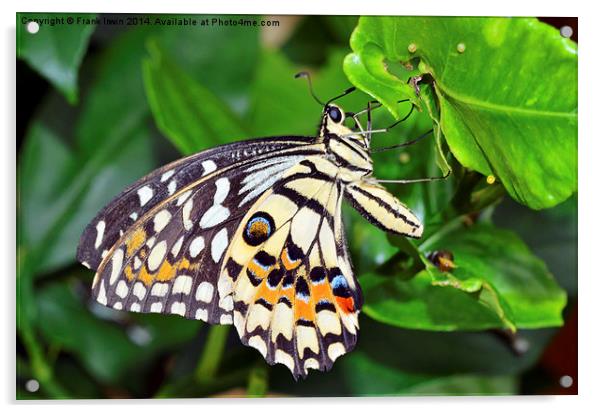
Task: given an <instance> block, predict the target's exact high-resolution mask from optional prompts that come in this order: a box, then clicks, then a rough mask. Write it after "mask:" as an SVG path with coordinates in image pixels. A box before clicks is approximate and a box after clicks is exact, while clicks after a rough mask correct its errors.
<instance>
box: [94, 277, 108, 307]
mask: <svg viewBox="0 0 602 413" xmlns="http://www.w3.org/2000/svg"><path fill="white" fill-rule="evenodd" d="M96 301H98V302H99V303H100V304H102V305H107V291H106V290H105V282H104V280H101V281H100V287H99V288H98V297H96Z"/></svg>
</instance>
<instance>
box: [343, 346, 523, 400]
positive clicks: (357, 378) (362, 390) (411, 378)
mask: <svg viewBox="0 0 602 413" xmlns="http://www.w3.org/2000/svg"><path fill="white" fill-rule="evenodd" d="M344 367H345V370H346V371H347V374H346V375H345V380H346V381H347V382H348V383H349V385H350V386H351V387H352V388H353V393H354V394H355V395H362V396H373V395H389V396H399V395H414V396H444V395H450V394H453V395H508V394H516V392H517V390H518V386H517V382H516V379H514V378H513V377H512V376H487V375H466V374H455V375H443V376H439V375H433V374H416V373H410V372H405V371H403V370H400V369H397V368H395V367H393V366H389V365H386V364H380V363H378V362H377V361H375V360H372V359H371V358H370V357H369V356H368V355H367V354H365V353H362V352H361V351H357V352H354V353H353V354H351V355H350V356H349V359H348V360H346V363H345V364H344Z"/></svg>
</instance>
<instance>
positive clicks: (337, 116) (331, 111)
mask: <svg viewBox="0 0 602 413" xmlns="http://www.w3.org/2000/svg"><path fill="white" fill-rule="evenodd" d="M328 116H329V117H330V119H332V121H333V122H335V123H339V122H341V121H342V120H343V114H342V113H341V111H340V110H339V108H337V107H335V106H331V107H329V108H328Z"/></svg>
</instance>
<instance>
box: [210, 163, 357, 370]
mask: <svg viewBox="0 0 602 413" xmlns="http://www.w3.org/2000/svg"><path fill="white" fill-rule="evenodd" d="M337 175H338V168H337V167H336V166H335V165H334V164H332V163H331V162H330V161H328V160H326V159H325V158H324V157H320V156H315V157H309V158H307V159H306V160H304V161H302V162H301V163H299V164H298V165H296V166H294V167H293V168H291V169H290V170H289V171H287V172H286V174H284V175H283V176H282V178H281V179H280V182H279V185H278V186H277V187H275V188H273V189H271V190H269V191H267V192H266V193H264V194H263V195H262V196H261V197H260V198H259V199H258V200H257V201H256V202H255V204H254V205H253V207H252V208H251V209H250V210H249V211H248V212H247V213H246V215H245V218H244V219H243V220H242V222H241V225H240V226H239V228H238V230H237V232H236V233H235V235H234V237H233V241H232V243H231V244H230V246H229V247H228V250H227V252H226V259H225V261H224V264H223V269H222V274H221V276H220V280H219V287H218V288H219V294H220V297H222V299H224V298H225V297H231V298H232V300H233V303H234V325H235V327H236V329H237V331H238V333H239V336H240V338H241V340H242V341H243V343H245V344H247V345H249V346H252V347H255V348H256V349H257V350H258V351H259V352H260V353H261V354H262V355H263V356H264V357H265V358H266V360H267V361H268V363H270V364H274V363H281V364H284V365H286V366H287V367H288V368H289V369H290V370H291V371H292V373H293V375H294V376H295V377H298V376H303V377H305V376H306V375H307V372H308V370H309V369H319V370H328V369H330V368H331V367H332V364H333V362H334V361H335V360H336V359H337V357H339V356H341V355H342V354H344V353H346V352H348V351H350V350H351V349H352V348H353V347H354V346H355V343H356V339H357V330H358V314H359V310H360V307H361V305H362V298H361V292H360V288H359V284H358V283H357V281H356V280H355V278H354V276H353V273H352V269H351V264H350V260H349V258H348V253H347V249H346V244H345V238H344V234H343V226H342V220H341V200H342V197H343V190H342V183H341V181H340V180H339V179H338V177H337Z"/></svg>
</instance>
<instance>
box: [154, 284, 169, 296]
mask: <svg viewBox="0 0 602 413" xmlns="http://www.w3.org/2000/svg"><path fill="white" fill-rule="evenodd" d="M168 291H169V284H167V283H156V284H155V285H153V288H152V289H151V295H154V296H155V297H165V296H166V295H167V292H168Z"/></svg>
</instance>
